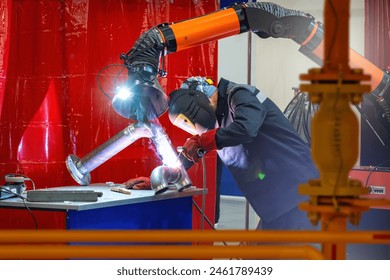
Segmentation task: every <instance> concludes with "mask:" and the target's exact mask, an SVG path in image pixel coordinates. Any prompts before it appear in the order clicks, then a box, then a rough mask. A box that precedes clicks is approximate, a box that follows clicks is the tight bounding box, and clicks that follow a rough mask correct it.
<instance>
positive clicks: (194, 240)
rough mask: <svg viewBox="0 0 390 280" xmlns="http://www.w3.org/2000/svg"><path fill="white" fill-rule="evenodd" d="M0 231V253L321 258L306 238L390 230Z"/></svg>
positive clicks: (339, 239)
mask: <svg viewBox="0 0 390 280" xmlns="http://www.w3.org/2000/svg"><path fill="white" fill-rule="evenodd" d="M0 236H1V238H0V259H112V258H117V259H123V258H125V259H219V258H240V259H324V255H323V254H322V253H321V252H320V251H319V250H317V249H316V248H314V247H313V246H310V244H312V243H321V244H327V243H344V244H346V243H371V244H390V232H389V231H366V232H364V231H357V232H340V233H337V232H322V231H318V232H317V231H254V230H253V231H252V230H249V231H244V230H219V231H201V230H38V231H35V230H1V231H0ZM226 242H228V246H225V245H223V244H224V243H225V244H226ZM235 244H236V245H235ZM237 244H239V245H242V246H238V245H237ZM256 244H258V245H256ZM260 244H261V245H260ZM294 244H295V245H294Z"/></svg>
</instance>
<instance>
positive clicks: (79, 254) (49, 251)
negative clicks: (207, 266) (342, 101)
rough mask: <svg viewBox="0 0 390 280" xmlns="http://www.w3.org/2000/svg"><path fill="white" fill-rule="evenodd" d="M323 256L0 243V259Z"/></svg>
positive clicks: (295, 249) (274, 250) (305, 251)
mask: <svg viewBox="0 0 390 280" xmlns="http://www.w3.org/2000/svg"><path fill="white" fill-rule="evenodd" d="M213 258H219V259H220V258H240V259H317V260H321V259H324V257H323V255H322V254H321V253H320V252H319V251H318V250H316V249H314V248H313V247H310V246H157V245H156V246H64V245H46V246H42V245H30V246H22V245H20V246H10V245H0V259H213Z"/></svg>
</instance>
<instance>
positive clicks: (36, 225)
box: [1, 188, 38, 230]
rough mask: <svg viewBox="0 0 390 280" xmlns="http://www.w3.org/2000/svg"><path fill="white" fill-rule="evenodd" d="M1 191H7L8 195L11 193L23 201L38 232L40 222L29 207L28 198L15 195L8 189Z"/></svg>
mask: <svg viewBox="0 0 390 280" xmlns="http://www.w3.org/2000/svg"><path fill="white" fill-rule="evenodd" d="M1 191H2V192H3V191H5V192H6V193H9V194H13V195H15V196H17V197H19V198H20V199H21V200H22V201H23V204H24V207H26V209H27V211H28V212H29V213H30V215H31V217H32V219H33V221H34V225H35V230H38V222H37V219H36V218H35V216H34V213H33V212H32V211H31V209H30V207H28V205H27V203H26V198H25V197H24V196H22V195H20V194H18V193H15V192H13V191H11V190H8V189H6V188H1Z"/></svg>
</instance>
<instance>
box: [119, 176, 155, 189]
mask: <svg viewBox="0 0 390 280" xmlns="http://www.w3.org/2000/svg"><path fill="white" fill-rule="evenodd" d="M123 184H124V185H125V186H126V189H134V190H151V189H152V188H151V186H150V179H149V177H138V178H133V179H130V180H128V181H127V182H124V183H123Z"/></svg>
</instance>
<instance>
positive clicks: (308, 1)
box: [218, 0, 364, 110]
mask: <svg viewBox="0 0 390 280" xmlns="http://www.w3.org/2000/svg"><path fill="white" fill-rule="evenodd" d="M270 2H273V3H275V4H279V5H281V6H283V7H285V8H289V9H295V10H299V11H303V12H306V13H309V14H311V15H312V16H314V17H315V18H316V20H317V21H321V22H323V6H324V1H323V0H274V1H270ZM248 36H249V34H248V33H244V34H240V35H237V36H232V37H229V38H225V39H222V40H219V42H218V44H219V50H218V63H219V64H218V69H219V70H218V75H219V77H224V78H227V79H230V80H233V81H235V82H238V83H247V82H248V76H247V74H248V60H247V59H248V52H247V49H248ZM251 37H252V55H251V59H252V71H251V79H250V80H251V83H252V84H253V85H256V86H257V87H258V88H259V89H261V90H262V91H263V92H264V93H265V94H267V95H268V96H269V97H270V98H271V99H272V100H273V101H274V102H275V103H276V104H277V105H278V106H279V107H280V109H282V110H284V108H285V107H286V106H287V104H288V102H289V101H290V100H291V98H292V97H293V90H292V87H298V86H299V84H300V83H301V82H300V81H299V75H300V74H303V73H307V71H308V69H310V68H313V67H318V65H317V64H315V63H314V62H312V61H311V60H310V59H309V58H307V57H306V56H304V55H303V54H301V53H300V52H299V51H298V50H299V45H298V44H296V43H295V42H294V41H292V40H290V39H282V38H278V39H275V38H268V39H261V38H259V37H257V36H256V35H255V34H252V35H251ZM350 47H351V48H352V49H354V50H355V51H357V52H358V53H360V54H364V0H351V16H350Z"/></svg>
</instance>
